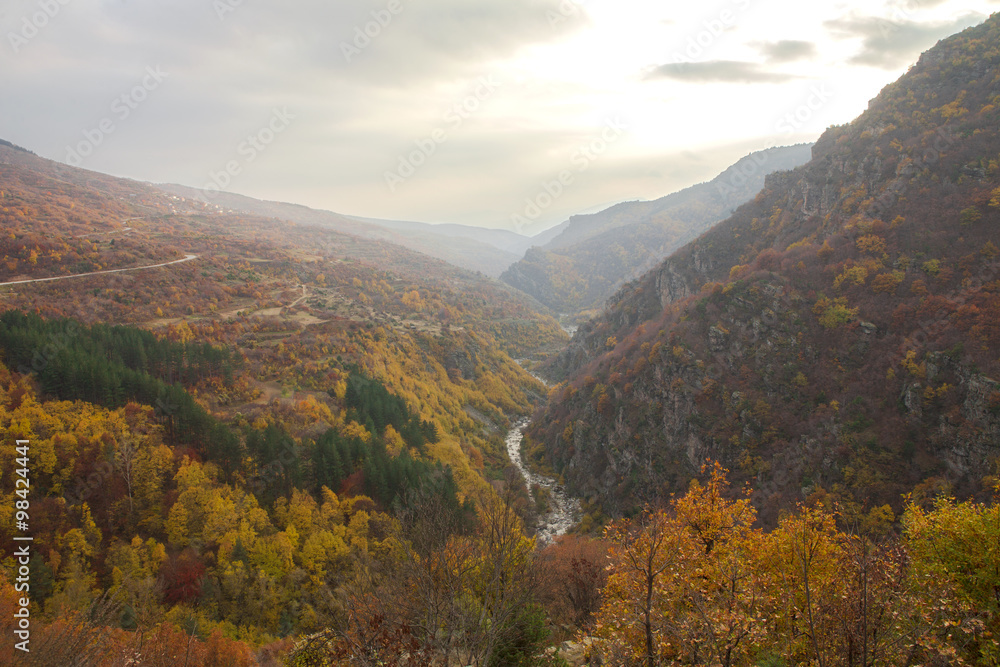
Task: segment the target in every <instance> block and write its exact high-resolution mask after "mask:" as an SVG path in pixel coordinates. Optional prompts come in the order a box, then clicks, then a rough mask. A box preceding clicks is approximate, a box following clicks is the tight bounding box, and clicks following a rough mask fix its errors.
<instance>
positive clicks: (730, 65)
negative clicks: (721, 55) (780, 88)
mask: <svg viewBox="0 0 1000 667" xmlns="http://www.w3.org/2000/svg"><path fill="white" fill-rule="evenodd" d="M646 78H648V79H674V80H676V81H687V82H691V83H782V82H785V81H790V80H792V79H794V78H795V77H794V76H792V75H790V74H783V73H781V72H769V71H768V70H766V69H764V68H763V67H761V66H760V65H759V64H757V63H750V62H743V61H739V60H709V61H706V62H700V63H671V64H667V65H660V66H659V67H657V68H656V69H654V70H653V71H652V72H650V73H649V74H648V75H647V76H646Z"/></svg>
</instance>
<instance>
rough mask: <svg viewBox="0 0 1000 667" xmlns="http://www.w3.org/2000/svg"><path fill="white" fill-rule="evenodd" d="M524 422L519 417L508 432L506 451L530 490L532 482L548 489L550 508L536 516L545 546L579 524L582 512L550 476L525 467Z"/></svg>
mask: <svg viewBox="0 0 1000 667" xmlns="http://www.w3.org/2000/svg"><path fill="white" fill-rule="evenodd" d="M527 426H528V420H527V419H524V420H521V421H520V422H518V423H517V424H515V425H514V428H512V429H511V430H510V431H509V432H508V433H507V438H506V443H507V455H508V456H509V457H510V461H511V463H513V464H514V466H515V467H517V469H518V470H519V471H520V472H521V476H522V477H524V481H525V483H526V484H527V485H528V493H529V494H530V493H531V489H532V486H533V485H535V484H537V485H538V486H540V487H542V488H543V489H547V490H548V491H549V494H550V496H549V511H548V512H547V513H545V514H543V515H542V516H540V517H538V525H537V526H536V530H537V535H538V541H539V543H540V544H541V545H542V546H545V545H547V544H551V543H552V541H553V540H554V539H555V538H556V537H558V536H560V535H564V534H566V532H567V531H569V529H570V528H572V527H573V526H575V525H576V524H578V523H579V522H580V519H581V517H582V514H583V512H582V510H581V509H580V501H579V500H578V499H577V498H573V497H572V496H570V495H569V494H568V493H566V489H565V487H563V486H562V485H561V484H559V483H558V482H557V481H556V480H554V479H552V478H551V477H546V476H545V475H540V474H538V473H536V472H532V471H531V470H528V467H527V466H526V465H525V464H524V460H523V459H522V457H521V441H522V440H523V439H524V429H525V428H526V427H527Z"/></svg>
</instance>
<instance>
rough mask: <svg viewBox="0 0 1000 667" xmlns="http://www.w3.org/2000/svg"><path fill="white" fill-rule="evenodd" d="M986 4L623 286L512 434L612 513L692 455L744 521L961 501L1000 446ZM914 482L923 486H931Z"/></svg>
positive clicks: (672, 484)
mask: <svg viewBox="0 0 1000 667" xmlns="http://www.w3.org/2000/svg"><path fill="white" fill-rule="evenodd" d="M998 44H1000V16H997V15H994V16H993V17H992V18H991V19H989V20H988V21H986V22H985V23H983V24H981V25H980V26H977V27H974V28H971V29H969V30H966V31H964V32H962V33H960V34H958V35H956V36H954V37H951V38H949V39H946V40H942V41H941V42H939V43H938V45H936V46H935V47H934V48H932V49H931V50H930V51H928V52H927V53H925V54H924V55H923V56H921V58H920V60H919V62H918V63H917V64H916V65H915V66H914V67H913V68H911V70H910V71H909V72H908V73H907V74H906V75H904V76H903V77H901V78H900V79H899V80H898V81H896V82H894V83H892V84H890V85H888V86H886V87H885V88H884V89H883V91H882V92H881V93H880V94H879V96H878V97H876V98H875V99H874V100H872V102H871V103H870V104H869V108H868V110H867V111H865V112H864V113H863V114H861V116H859V118H858V119H856V120H855V121H853V122H852V123H850V124H848V125H845V126H837V127H832V128H830V129H828V130H827V131H826V132H825V133H824V135H823V136H822V137H821V138H820V139H819V140H818V141H817V143H816V145H815V147H814V148H813V157H812V160H810V162H809V163H807V164H806V165H803V166H801V167H798V168H796V169H795V170H792V171H788V172H779V173H776V174H772V175H770V176H768V178H767V181H766V184H765V188H764V190H762V191H761V192H760V193H759V194H758V195H757V197H755V198H754V200H753V201H750V202H748V203H746V204H744V205H743V206H741V207H740V208H738V209H737V210H736V212H735V213H734V214H733V215H732V216H731V217H729V218H728V219H726V220H725V221H723V222H721V223H720V224H718V225H716V226H715V227H713V228H712V229H711V230H709V231H708V232H706V233H705V234H703V235H702V236H700V237H699V238H698V239H696V240H695V241H692V242H691V243H689V244H688V245H686V246H685V247H684V248H682V249H680V250H679V251H677V252H676V253H675V254H673V255H672V256H671V257H670V258H668V259H667V260H666V261H664V262H663V263H662V264H660V265H659V266H658V267H656V268H655V269H654V270H652V271H650V272H649V273H647V274H645V275H644V276H643V277H642V278H640V279H639V280H637V281H634V282H633V283H630V284H628V285H626V286H625V287H624V288H623V289H622V290H620V291H619V292H618V293H617V294H615V296H614V297H612V299H611V300H610V301H609V302H608V308H607V310H606V311H605V312H604V313H603V314H602V315H601V316H599V317H598V318H596V319H595V320H593V321H590V322H588V323H586V324H585V325H583V326H581V327H580V329H579V331H578V332H577V334H576V335H575V336H574V338H573V340H572V341H571V343H570V346H569V347H568V348H567V349H566V350H565V351H564V352H563V353H562V354H560V355H559V356H558V357H556V358H554V359H553V360H552V361H551V362H550V363H549V364H548V366H547V367H546V368H545V369H543V372H545V373H548V374H549V375H550V377H552V378H553V379H558V380H562V381H564V384H562V385H561V386H560V387H558V388H557V389H556V390H555V391H554V392H553V393H554V396H555V398H554V400H553V401H551V402H550V405H549V406H548V407H547V408H546V409H545V410H544V411H543V412H542V413H541V414H540V415H539V416H538V418H537V419H536V425H535V426H534V427H533V429H532V430H531V432H530V433H529V437H530V438H531V440H532V441H533V442H534V443H535V446H536V447H537V446H542V447H544V449H545V452H546V455H547V456H548V458H549V460H550V461H551V462H552V463H553V465H554V466H555V468H556V469H557V470H559V471H561V472H562V473H563V474H564V476H565V477H566V479H567V482H568V483H569V484H570V486H571V488H574V489H575V490H576V491H578V492H580V493H582V494H584V495H585V496H587V497H589V498H591V499H592V500H594V501H595V502H601V503H602V504H603V505H604V507H605V508H606V509H607V510H608V511H609V512H611V513H612V514H619V513H622V512H626V511H629V510H630V509H632V508H634V507H635V506H636V505H637V504H639V503H642V502H645V501H651V500H655V499H656V498H657V497H662V496H663V495H664V494H668V493H670V492H673V491H676V490H679V488H681V486H682V484H683V480H685V479H687V478H689V477H690V476H691V475H692V474H694V472H695V471H696V470H697V469H698V467H699V466H700V465H701V462H702V461H703V460H704V459H705V458H714V459H717V460H720V461H723V462H724V464H726V465H727V466H729V467H731V469H732V470H733V471H734V473H735V474H736V476H737V477H738V478H739V479H743V480H753V482H754V485H755V487H756V488H757V489H758V491H757V494H758V495H757V498H756V501H757V502H758V504H759V505H760V506H761V507H762V510H763V512H762V517H763V518H765V519H766V520H768V521H773V520H774V519H775V517H776V516H777V513H778V512H779V510H780V509H781V508H783V507H788V506H790V505H791V504H793V503H795V502H798V501H801V500H802V499H803V498H808V497H811V496H812V495H814V494H816V493H820V492H822V493H827V494H832V495H834V496H835V497H836V498H839V499H841V500H842V501H843V502H858V503H868V504H882V503H886V504H890V505H892V506H893V507H894V508H895V509H897V510H898V509H899V506H900V498H901V494H902V493H905V492H907V491H910V490H912V489H913V487H914V486H916V485H918V484H920V483H923V482H926V481H927V480H928V479H932V480H937V481H936V482H934V483H940V484H949V485H952V488H954V489H955V490H956V491H959V492H961V493H962V494H966V495H968V494H974V493H976V492H977V490H979V491H982V489H983V487H982V482H981V481H980V479H979V475H981V472H982V471H984V470H988V469H990V466H994V465H997V463H996V460H997V454H998V453H1000V383H997V382H996V381H995V380H994V379H993V378H996V377H998V376H1000V360H998V359H996V358H995V351H996V350H997V349H1000V328H998V327H997V325H996V324H995V322H1000V298H998V296H997V295H998V291H1000V281H998V280H997V277H998V276H1000V264H998V262H997V256H998V254H1000V253H998V250H997V246H996V240H997V236H996V231H995V230H996V225H997V224H1000V188H998V187H997V186H998V185H1000V182H998V177H1000V133H998V131H997V127H998V126H1000V122H998V120H1000V116H998V107H1000V85H998V84H1000V73H998V67H1000V48H998V46H997V45H998ZM928 483H930V482H928Z"/></svg>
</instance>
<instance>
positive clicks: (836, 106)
mask: <svg viewBox="0 0 1000 667" xmlns="http://www.w3.org/2000/svg"><path fill="white" fill-rule="evenodd" d="M998 5H1000V1H998V0H931V1H924V2H877V3H874V4H873V3H865V4H862V3H861V2H859V1H857V0H849V1H844V2H836V3H829V4H824V5H822V6H809V7H807V8H804V7H802V6H801V5H798V4H795V3H792V2H790V1H788V0H772V1H770V2H764V3H759V4H758V3H755V2H752V1H751V0H725V1H723V2H717V3H713V4H711V5H700V6H685V7H672V8H667V7H663V6H660V4H659V3H654V2H651V1H649V0H628V1H626V2H611V0H562V1H560V0H513V1H512V0H505V1H503V2H500V1H499V0H489V1H483V2H479V3H476V4H475V5H469V4H468V3H461V2H459V1H458V0H427V1H425V2H422V3H419V4H412V5H411V3H410V2H408V1H407V0H373V1H370V2H369V1H367V0H365V1H358V2H352V3H350V6H342V5H338V6H328V5H327V4H326V3H319V2H314V1H308V2H305V1H304V2H298V3H295V4H294V5H291V6H282V7H281V8H277V7H262V6H257V5H253V4H249V3H246V2H244V1H243V0H214V1H213V2H209V1H207V0H204V1H198V2H195V1H194V0H183V1H182V2H178V3H173V4H172V5H171V6H170V7H169V8H166V7H159V6H147V5H140V4H139V3H108V2H99V1H98V0H73V1H70V0H64V1H60V0H34V1H23V0H15V1H14V2H11V3H8V5H7V6H6V8H5V9H3V10H0V28H2V32H3V35H4V45H3V46H2V48H0V53H2V55H0V61H2V63H3V66H2V70H0V71H2V74H0V83H2V85H3V86H4V90H5V91H6V92H7V94H5V95H4V96H3V98H2V99H0V110H2V114H3V118H4V119H5V120H6V123H5V124H4V127H3V128H2V132H0V135H2V136H4V137H5V138H6V139H8V140H10V141H12V142H14V143H16V144H19V145H23V146H25V147H26V148H29V149H30V150H32V151H34V152H36V153H38V154H39V155H41V156H42V157H47V158H51V159H54V160H57V161H60V162H67V163H70V164H74V165H78V166H82V167H84V168H88V169H93V170H95V171H101V172H104V173H109V174H112V175H116V176H126V177H129V178H134V179H138V180H144V181H149V182H154V183H178V184H182V185H186V186H190V187H198V188H204V187H206V186H207V187H209V188H216V187H218V188H220V189H225V190H230V191H232V192H234V193H238V194H243V195H246V196H250V197H254V198H257V199H264V200H273V201H285V202H292V203H296V204H302V205H305V206H310V207H312V208H318V209H326V210H332V211H336V212H338V213H343V214H347V215H353V216H359V217H367V218H378V219H386V220H406V221H423V222H429V223H457V224H465V225H473V226H481V227H487V228H501V229H512V230H514V231H520V232H523V233H526V234H529V235H530V234H535V233H538V232H539V231H542V230H543V229H544V228H547V227H551V226H553V225H555V224H558V223H560V222H562V221H563V220H565V219H566V218H568V217H569V216H570V215H573V214H577V213H580V212H584V211H592V210H599V209H600V208H602V207H606V206H609V205H611V204H614V203H616V202H620V201H626V200H636V199H655V198H658V197H661V196H663V195H666V194H669V193H672V192H675V191H678V190H680V189H683V188H685V187H688V186H690V185H693V184H696V183H700V182H704V181H707V180H710V179H711V178H713V177H714V176H715V175H717V174H718V173H719V172H721V171H722V170H723V169H725V168H726V167H727V166H729V165H731V164H733V163H734V162H736V161H737V160H739V159H740V158H742V157H744V156H745V155H747V154H748V153H750V152H753V151H756V150H761V149H764V148H768V147H772V146H778V145H789V144H794V143H801V142H807V141H814V140H815V139H816V138H817V137H818V136H819V135H820V134H821V133H822V131H823V130H824V129H825V128H826V127H828V126H830V125H832V124H841V123H846V122H849V121H850V120H852V119H853V118H854V117H856V116H857V115H858V114H859V113H861V112H862V111H863V110H864V109H865V107H866V105H867V103H868V100H869V99H871V98H872V97H874V96H875V94H877V93H878V91H879V90H880V89H881V88H882V87H883V86H885V85H887V84H888V83H890V82H892V81H893V80H895V79H896V78H897V77H898V76H899V75H900V74H902V73H903V72H905V71H906V69H907V68H908V67H909V66H910V65H911V64H912V63H913V62H915V60H916V58H917V56H918V55H919V53H920V52H921V51H923V50H925V49H927V48H929V47H930V46H931V45H933V44H934V43H935V42H936V41H937V40H938V39H940V38H943V37H945V36H948V35H950V34H953V33H955V32H958V31H959V30H961V29H963V28H965V27H968V26H970V25H973V24H976V23H979V22H981V21H982V20H984V19H985V18H986V16H987V15H988V14H989V13H990V12H991V11H993V10H995V9H996V8H997V6H998ZM761 35H767V39H763V38H762V37H761ZM693 96H697V97H698V100H699V103H698V104H691V103H690V100H691V99H692V97H693ZM532 204H534V206H532Z"/></svg>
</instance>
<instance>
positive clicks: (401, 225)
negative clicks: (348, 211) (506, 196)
mask: <svg viewBox="0 0 1000 667" xmlns="http://www.w3.org/2000/svg"><path fill="white" fill-rule="evenodd" d="M349 217H351V219H353V220H360V221H361V222H367V223H371V224H373V225H378V226H379V227H385V228H387V229H392V230H395V231H397V232H400V233H403V234H418V235H419V234H435V235H439V236H445V237H448V238H464V239H470V240H473V241H478V242H480V243H485V244H487V245H491V246H493V247H494V248H497V249H498V250H503V251H505V252H509V253H511V254H514V255H517V256H520V255H523V254H524V251H525V250H527V249H528V248H530V247H531V246H532V245H535V243H536V241H535V238H534V237H531V236H524V235H523V234H518V233H516V232H512V231H509V230H506V229H490V228H486V227H470V226H468V225H456V224H452V223H440V224H430V223H427V222H406V221H400V220H379V219H377V218H361V217H358V216H349Z"/></svg>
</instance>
